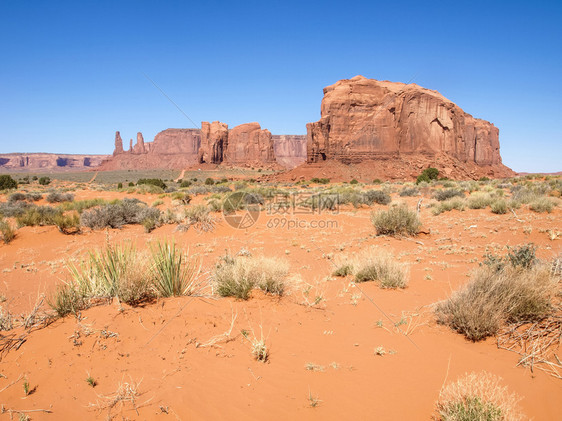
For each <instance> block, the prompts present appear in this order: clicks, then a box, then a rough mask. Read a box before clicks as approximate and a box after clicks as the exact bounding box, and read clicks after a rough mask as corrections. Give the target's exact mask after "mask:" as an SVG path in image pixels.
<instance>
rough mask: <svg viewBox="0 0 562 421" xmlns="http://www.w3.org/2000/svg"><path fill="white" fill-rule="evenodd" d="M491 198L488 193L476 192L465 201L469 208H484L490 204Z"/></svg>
mask: <svg viewBox="0 0 562 421" xmlns="http://www.w3.org/2000/svg"><path fill="white" fill-rule="evenodd" d="M493 200H494V199H492V197H491V196H490V195H489V194H488V193H482V192H476V193H472V194H471V195H470V196H469V197H468V199H467V203H468V207H469V208H470V209H484V208H486V207H487V206H489V205H490V204H492V202H493Z"/></svg>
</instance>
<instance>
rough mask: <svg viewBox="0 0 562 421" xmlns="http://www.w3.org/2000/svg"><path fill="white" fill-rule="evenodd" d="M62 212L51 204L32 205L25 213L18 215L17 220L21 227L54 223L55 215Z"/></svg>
mask: <svg viewBox="0 0 562 421" xmlns="http://www.w3.org/2000/svg"><path fill="white" fill-rule="evenodd" d="M61 214H62V212H61V211H60V210H59V209H55V208H52V207H50V206H32V207H30V208H28V209H27V210H26V211H25V212H24V213H23V214H21V215H19V216H16V222H17V224H18V226H19V227H32V226H36V225H39V226H44V225H54V224H55V222H54V221H55V217H57V216H58V215H61Z"/></svg>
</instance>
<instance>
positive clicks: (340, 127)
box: [307, 76, 501, 166]
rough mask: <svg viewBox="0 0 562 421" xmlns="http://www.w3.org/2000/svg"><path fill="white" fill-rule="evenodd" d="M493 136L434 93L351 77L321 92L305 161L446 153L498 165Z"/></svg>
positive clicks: (493, 131)
mask: <svg viewBox="0 0 562 421" xmlns="http://www.w3.org/2000/svg"><path fill="white" fill-rule="evenodd" d="M498 136H499V131H498V129H497V128H496V127H495V126H494V125H493V124H491V123H489V122H487V121H484V120H479V119H475V118H473V117H472V116H471V115H470V114H467V113H465V112H464V111H463V110H462V109H460V108H459V107H458V106H457V105H455V104H454V103H452V102H451V101H449V100H448V99H446V98H445V97H443V96H442V95H441V94H439V93H438V92H436V91H431V90H428V89H424V88H421V87H419V86H417V85H415V84H411V85H405V84H403V83H393V82H380V81H377V80H373V79H366V78H364V77H363V76H356V77H354V78H352V79H345V80H340V81H338V82H336V83H335V84H334V85H331V86H328V87H327V88H325V89H324V98H323V99H322V107H321V118H320V120H319V121H318V122H316V123H309V124H307V139H308V140H307V148H308V162H319V161H322V160H326V159H337V160H340V161H342V162H347V163H358V162H361V161H363V160H366V159H376V158H379V157H384V156H386V157H388V156H398V155H400V154H429V155H433V154H438V153H446V154H448V155H450V156H452V157H454V158H456V159H458V160H459V161H461V162H474V163H476V164H478V165H483V166H501V157H500V153H499V140H498Z"/></svg>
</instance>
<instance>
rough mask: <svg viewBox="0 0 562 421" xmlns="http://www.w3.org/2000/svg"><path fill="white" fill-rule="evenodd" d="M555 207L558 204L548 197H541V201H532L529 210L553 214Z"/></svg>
mask: <svg viewBox="0 0 562 421" xmlns="http://www.w3.org/2000/svg"><path fill="white" fill-rule="evenodd" d="M555 206H556V204H555V203H554V202H553V201H552V200H551V199H549V198H548V197H541V198H539V199H536V200H534V201H532V202H531V203H530V204H529V209H531V210H532V211H534V212H538V213H543V212H548V213H550V212H552V209H554V207H555Z"/></svg>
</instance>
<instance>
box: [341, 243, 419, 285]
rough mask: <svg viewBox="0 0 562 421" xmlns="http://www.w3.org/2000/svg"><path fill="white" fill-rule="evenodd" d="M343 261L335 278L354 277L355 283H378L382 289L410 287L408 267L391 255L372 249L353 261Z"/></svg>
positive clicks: (347, 259)
mask: <svg viewBox="0 0 562 421" xmlns="http://www.w3.org/2000/svg"><path fill="white" fill-rule="evenodd" d="M342 260H343V262H342V264H340V265H338V267H337V268H336V270H335V271H334V272H333V275H334V276H347V275H353V277H354V281H355V282H368V281H376V282H378V283H379V286H380V287H381V288H406V286H407V285H408V274H409V270H408V267H407V266H406V265H405V264H403V263H400V262H398V261H397V260H396V258H395V257H394V256H393V255H391V254H390V253H386V252H382V251H378V250H376V249H375V248H374V247H372V248H369V249H366V250H364V251H363V252H361V253H359V254H358V255H357V256H356V257H355V258H353V259H349V258H345V259H342Z"/></svg>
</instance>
